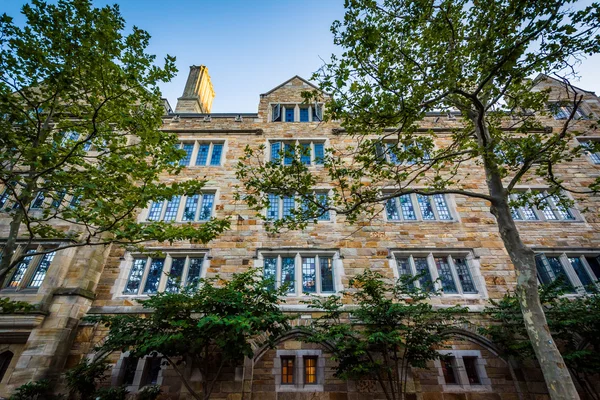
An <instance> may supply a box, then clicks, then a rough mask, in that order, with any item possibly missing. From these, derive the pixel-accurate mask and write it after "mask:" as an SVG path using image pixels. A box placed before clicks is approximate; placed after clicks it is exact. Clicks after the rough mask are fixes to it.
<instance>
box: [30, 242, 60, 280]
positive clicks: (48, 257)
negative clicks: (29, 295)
mask: <svg viewBox="0 0 600 400" xmlns="http://www.w3.org/2000/svg"><path fill="white" fill-rule="evenodd" d="M55 254H56V252H54V251H53V252H52V253H47V254H44V255H43V256H42V259H41V260H40V262H39V264H38V266H37V268H36V269H35V272H34V274H33V277H32V278H31V281H30V282H29V287H31V288H39V287H40V286H41V284H42V282H43V281H44V278H45V277H46V272H48V268H50V264H52V260H54V255H55Z"/></svg>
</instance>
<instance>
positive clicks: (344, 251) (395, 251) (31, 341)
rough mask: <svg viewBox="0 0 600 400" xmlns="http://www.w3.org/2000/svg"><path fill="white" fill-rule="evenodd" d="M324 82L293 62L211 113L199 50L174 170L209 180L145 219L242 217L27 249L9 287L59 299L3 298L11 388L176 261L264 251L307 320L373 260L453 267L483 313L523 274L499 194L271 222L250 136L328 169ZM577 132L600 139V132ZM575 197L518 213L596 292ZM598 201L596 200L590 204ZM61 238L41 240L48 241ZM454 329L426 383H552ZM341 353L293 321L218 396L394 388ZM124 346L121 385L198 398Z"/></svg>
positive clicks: (425, 373)
mask: <svg viewBox="0 0 600 400" xmlns="http://www.w3.org/2000/svg"><path fill="white" fill-rule="evenodd" d="M538 87H539V88H540V89H541V88H551V89H552V90H553V91H552V97H551V98H552V99H553V101H556V102H558V101H559V100H560V98H561V96H564V92H563V91H562V87H561V86H560V85H559V82H557V81H555V80H553V79H551V78H548V77H546V76H541V77H539V78H538ZM314 88H315V87H314V86H313V84H311V83H310V82H308V81H306V80H304V79H302V78H300V77H298V76H294V77H293V78H291V79H289V80H288V81H286V82H283V83H282V84H280V85H279V86H277V87H275V88H273V89H271V90H269V91H267V92H265V93H264V94H261V95H260V99H259V104H258V111H257V112H256V113H246V114H244V113H242V114H237V113H231V114H229V113H228V114H217V113H211V112H210V111H211V104H212V100H213V98H214V95H215V92H214V90H213V87H212V83H211V81H210V77H209V75H208V70H207V68H206V67H204V66H201V67H196V66H192V67H191V68H190V75H189V78H188V81H187V83H186V87H185V89H184V91H183V95H182V97H180V98H179V99H178V103H177V106H176V108H175V111H174V112H170V106H169V105H168V103H167V102H166V103H165V109H166V111H167V113H166V114H165V115H164V118H163V129H164V130H166V131H171V132H175V133H177V134H178V135H179V137H180V139H181V148H182V149H184V150H185V151H186V153H187V157H186V158H185V159H184V160H183V161H182V163H183V164H184V165H185V169H184V171H183V172H182V173H181V174H180V175H178V176H175V177H173V176H165V177H164V179H165V180H170V179H176V180H187V179H207V180H208V183H207V185H206V186H205V189H204V191H203V192H202V193H199V194H198V195H197V196H190V197H187V198H186V197H183V198H181V199H179V200H178V201H165V202H161V203H155V204H150V205H148V208H147V209H145V210H140V214H139V219H140V221H144V220H161V219H165V220H170V219H171V220H174V221H178V222H184V221H186V222H187V221H196V222H197V223H201V222H202V221H203V220H206V219H208V218H210V217H211V216H218V217H231V218H232V221H233V222H232V226H231V229H230V230H229V231H227V232H225V233H224V234H223V235H221V236H220V237H219V238H217V239H216V240H214V241H212V242H211V243H208V244H207V245H195V244H190V243H176V244H173V245H171V246H169V245H166V244H161V243H154V244H150V245H149V246H148V247H149V248H151V249H157V250H162V251H163V252H164V254H165V256H164V257H160V258H156V257H155V258H152V257H151V256H148V255H144V254H135V253H133V254H132V253H129V252H126V251H125V250H123V249H121V248H118V247H112V248H103V247H97V248H85V249H77V250H75V249H70V250H63V251H59V252H57V253H56V254H55V255H52V256H47V257H46V256H44V257H41V256H38V257H36V258H33V259H31V258H30V259H25V261H23V263H22V265H20V266H19V267H18V268H17V272H16V273H15V275H13V276H12V277H11V278H10V279H9V280H8V282H6V283H5V284H4V287H3V289H2V290H1V291H0V295H2V297H10V298H12V299H18V300H25V301H29V302H32V303H40V302H44V303H45V304H46V305H47V306H46V307H45V308H44V309H43V310H42V311H39V312H37V313H27V314H12V315H7V314H0V378H1V383H0V394H2V395H7V394H9V393H10V392H11V391H12V390H13V389H14V388H15V387H18V386H20V385H22V384H23V383H26V382H28V381H30V380H35V379H40V378H43V377H48V376H56V375H57V374H60V373H61V372H62V371H64V369H66V368H68V367H70V366H73V365H75V364H77V363H78V362H79V361H80V360H81V359H82V357H86V356H89V355H90V354H91V353H92V352H93V347H94V345H95V344H97V343H98V342H99V341H101V340H102V338H103V337H104V335H105V334H106V331H105V329H104V328H103V327H102V326H98V325H94V324H90V323H86V322H82V320H81V319H82V317H84V316H86V315H102V314H114V313H139V312H141V311H142V309H141V307H140V306H139V304H138V303H136V300H137V299H140V298H144V297H146V296H148V294H151V293H155V292H157V291H162V290H165V288H166V287H168V285H169V284H171V281H170V280H169V276H168V275H167V274H165V273H163V272H170V271H178V272H177V274H179V275H180V278H181V280H182V281H183V282H193V281H194V280H196V279H199V278H202V277H209V276H214V275H216V274H220V275H221V276H222V277H227V276H230V275H231V274H232V273H234V272H236V271H242V270H245V269H247V268H248V267H250V266H256V267H258V268H262V269H263V270H265V271H267V273H269V274H275V276H276V277H277V279H278V281H288V282H293V283H294V289H293V290H292V292H291V293H290V295H289V296H288V298H287V302H286V304H285V305H284V306H283V307H284V309H285V310H289V311H293V312H296V313H299V317H298V319H297V320H296V321H295V324H302V323H306V321H309V320H310V318H311V313H310V312H309V310H308V309H307V308H306V306H305V305H303V304H301V303H300V301H301V300H302V299H303V298H304V296H303V294H302V293H303V291H312V292H314V293H317V294H327V293H334V292H338V291H340V290H343V289H344V288H347V285H348V281H349V279H350V278H351V277H352V276H353V275H355V274H357V273H359V272H361V271H362V270H364V268H365V267H368V268H371V269H373V270H377V271H379V272H381V273H382V274H384V275H386V276H389V277H390V278H392V277H397V276H399V274H402V273H406V272H407V271H409V272H412V273H414V272H416V271H426V273H428V274H429V275H430V277H431V279H432V280H435V279H436V278H438V277H440V275H443V276H442V278H444V279H442V282H444V294H443V295H441V296H438V297H436V298H435V299H434V300H432V301H433V302H434V303H435V304H439V305H450V304H462V305H465V306H468V307H469V308H470V311H471V313H470V317H471V318H473V319H474V320H476V319H477V318H479V316H478V315H479V312H480V311H481V310H482V309H483V308H484V307H485V305H486V304H487V302H488V299H490V298H492V299H493V298H499V297H501V296H502V295H503V294H504V293H505V292H506V291H507V290H509V289H512V288H513V287H514V285H515V273H514V270H513V267H512V265H511V263H510V260H509V257H508V255H507V252H506V250H505V249H504V246H503V243H502V240H501V239H500V237H499V234H498V232H497V226H496V223H495V219H494V217H493V216H492V215H491V214H490V213H489V206H488V204H486V202H485V201H484V200H480V199H475V198H466V197H461V196H453V195H443V196H441V195H438V196H435V197H421V196H419V197H417V196H415V195H411V196H409V197H408V198H404V199H403V200H402V201H399V200H398V199H395V200H394V201H392V202H391V203H390V204H389V205H388V207H387V208H386V210H387V212H386V213H383V214H382V215H379V216H378V217H376V218H375V219H374V220H372V221H370V223H369V224H365V225H364V226H362V227H361V229H357V226H353V225H350V224H348V223H346V222H345V219H344V217H343V216H338V215H335V214H334V213H333V212H331V213H328V214H326V215H323V216H322V217H320V218H319V221H318V222H317V223H314V224H310V225H309V226H308V227H307V228H306V229H304V230H302V231H293V232H285V233H281V234H269V233H267V232H266V231H265V229H264V223H263V220H261V219H259V218H257V216H256V215H255V212H254V211H251V210H249V209H248V208H247V207H246V206H245V205H244V204H243V203H241V202H239V201H235V200H234V195H235V192H236V190H237V189H236V184H238V183H239V182H238V181H237V180H236V177H235V165H236V163H237V162H238V159H239V158H240V157H242V156H243V151H244V148H245V147H246V146H247V145H249V146H252V147H254V148H258V146H260V145H264V146H266V149H268V150H269V151H268V152H267V153H269V154H267V156H268V157H269V156H270V157H277V155H276V154H277V152H278V151H279V150H281V149H283V148H284V147H285V145H286V144H290V143H298V144H301V145H303V146H307V147H308V148H309V149H310V150H309V151H310V157H308V158H306V160H304V161H303V162H306V163H308V164H310V166H311V167H310V168H313V170H314V172H315V173H316V174H319V173H322V172H323V169H322V167H321V166H320V163H321V157H322V155H323V152H324V149H325V148H327V147H329V146H334V147H340V146H343V145H345V144H350V143H351V142H350V141H349V139H348V138H346V137H345V136H344V135H343V134H340V132H339V130H338V128H339V126H338V125H336V124H335V123H324V122H321V117H322V112H323V105H322V104H321V103H314V104H306V103H304V102H303V99H302V97H301V92H302V91H306V90H311V89H314ZM576 90H578V91H579V93H580V94H583V95H584V102H583V104H582V106H581V108H582V113H581V115H580V117H582V119H581V120H580V121H577V122H575V124H574V126H575V127H574V128H573V129H577V127H578V126H581V127H582V131H584V130H587V128H586V129H583V127H584V126H585V127H587V125H589V121H585V120H584V117H585V115H588V114H589V113H594V114H595V115H596V116H599V115H600V98H598V97H597V96H596V95H595V94H594V93H592V92H588V91H585V90H582V89H576ZM553 110H554V117H552V116H548V117H547V120H546V121H545V125H546V126H548V127H552V128H553V129H558V128H559V127H560V126H562V122H563V121H564V118H566V116H567V114H566V113H568V112H570V110H569V109H568V108H565V107H562V106H560V104H559V103H556V107H553ZM460 124H461V121H460V119H459V118H456V116H454V115H452V114H450V115H449V114H441V113H430V114H428V116H427V117H426V118H425V120H424V121H423V125H422V126H423V127H425V128H431V129H432V130H433V131H434V132H436V141H439V143H443V142H444V141H448V140H450V139H449V136H450V133H451V130H452V128H453V127H457V126H460ZM577 140H579V141H580V142H585V141H591V140H600V136H597V137H594V136H592V135H588V136H585V137H580V138H578V139H577ZM346 142H347V143H346ZM282 161H284V162H285V160H282ZM559 172H560V173H561V174H562V176H564V177H566V179H568V180H569V181H570V182H571V183H572V184H575V185H579V184H580V185H581V187H584V186H585V185H587V184H589V183H590V181H592V180H593V179H594V178H595V177H597V176H598V174H600V154H599V153H590V154H588V155H587V156H582V157H580V158H578V159H575V160H573V161H572V162H568V163H564V164H562V165H561V166H560V171H559ZM463 179H464V180H463V183H464V184H465V185H468V187H470V188H473V189H477V188H480V189H481V190H484V189H485V187H484V186H485V182H484V181H483V174H482V173H481V174H477V173H473V174H471V175H469V176H465V177H463ZM520 189H521V190H537V191H543V190H544V184H543V183H542V182H541V181H539V182H536V181H532V182H530V183H529V185H528V186H527V187H521V188H520ZM327 190H328V188H327V187H323V188H319V190H318V191H317V194H318V195H323V196H326V195H327V193H328V192H327ZM573 199H574V201H575V205H574V207H573V208H572V209H570V210H565V209H562V208H560V207H557V206H556V205H555V204H553V203H552V204H550V205H549V207H548V208H546V209H544V210H538V209H533V208H521V209H518V210H515V218H516V219H517V221H518V222H517V223H518V226H519V229H520V231H521V233H522V237H523V240H524V241H525V242H526V244H527V245H529V246H531V247H532V248H534V250H535V251H536V252H537V253H539V254H540V256H539V260H540V266H548V268H547V269H545V268H542V267H540V280H542V281H546V280H551V279H554V278H555V277H556V276H557V275H561V274H562V275H564V276H567V278H568V280H569V281H570V282H571V284H572V286H573V291H574V292H577V293H583V291H584V285H585V284H586V283H587V282H586V279H589V280H593V281H595V280H597V278H600V263H599V261H598V256H600V219H599V218H600V217H599V215H600V214H599V209H598V208H599V206H600V202H599V201H598V198H597V197H591V196H587V195H580V196H573ZM293 204H294V200H293V199H291V200H290V199H286V198H282V199H277V198H274V199H273V201H272V205H271V206H270V207H269V209H268V210H265V212H266V213H268V215H269V216H270V217H272V218H278V217H281V215H283V213H285V212H286V210H289V207H292V206H293ZM585 209H587V210H588V211H587V212H585V213H584V212H583V210H585ZM7 226H8V222H7V220H6V219H0V231H1V232H2V233H4V234H6V231H7V229H8V227H7ZM53 245H56V244H55V243H52V242H44V243H39V246H41V247H44V248H46V247H49V246H53ZM20 251H27V249H21V250H20ZM448 345H449V348H448V349H445V350H440V352H450V353H452V356H453V358H452V359H451V360H450V361H448V362H445V363H442V362H440V361H436V362H434V363H431V365H430V368H429V369H426V370H418V371H413V377H412V380H411V388H410V390H409V391H410V392H412V393H414V394H412V395H411V398H418V399H473V400H474V399H503V400H504V399H506V400H508V399H517V398H518V395H517V393H518V392H521V393H522V394H524V395H525V396H530V398H536V399H543V398H546V396H545V393H546V389H545V384H544V382H543V378H542V375H541V373H540V371H539V370H538V369H537V368H536V367H535V365H530V366H529V367H526V368H517V369H511V368H510V366H509V364H508V363H507V360H505V359H503V358H502V356H501V354H499V351H498V349H497V348H496V347H495V346H494V344H493V343H491V342H490V341H489V340H488V339H487V338H484V337H482V336H479V335H478V334H477V333H476V332H475V331H473V330H471V329H468V328H465V329H457V330H456V335H455V337H454V339H453V340H452V341H451V342H450V343H448ZM327 354H328V352H327V348H326V347H325V346H318V345H309V344H306V343H303V342H301V341H299V340H298V337H297V332H295V331H292V332H290V333H289V334H288V335H287V336H286V337H282V338H280V340H279V342H278V345H277V347H276V348H275V349H264V350H262V351H258V352H257V353H256V354H255V356H254V358H253V359H252V360H247V362H246V363H245V364H244V366H243V367H239V368H237V369H236V370H232V371H228V373H226V374H225V378H224V380H223V381H222V382H218V385H217V387H216V389H215V392H214V394H213V398H224V399H230V400H233V399H240V398H241V392H242V387H243V386H244V387H245V388H246V389H245V390H246V392H247V393H248V392H251V393H253V397H252V398H253V399H331V400H334V399H336V400H337V399H380V398H383V397H381V395H380V394H378V393H377V389H376V387H375V386H374V385H372V384H369V383H365V382H345V381H342V380H338V379H336V378H335V377H334V376H333V362H332V361H331V360H329V359H328V356H327ZM111 360H112V362H114V368H113V369H112V372H111V381H112V384H114V385H119V384H126V385H128V388H129V390H130V391H131V392H133V393H135V392H136V391H138V390H139V389H140V388H141V387H143V386H144V385H148V384H159V385H161V386H162V389H163V391H164V393H165V395H164V398H169V399H187V398H191V397H189V396H187V395H186V391H185V388H183V387H182V385H181V382H180V381H179V380H178V379H177V376H176V375H175V374H174V372H173V371H171V370H170V369H169V368H166V367H164V366H161V365H160V362H159V360H157V359H155V358H150V357H149V358H145V359H140V360H137V359H136V360H134V359H132V358H131V357H128V355H127V354H113V355H112V358H111ZM442 364H444V365H442ZM309 375H310V376H309ZM307 377H308V378H307ZM307 380H308V381H311V382H308V381H307ZM192 381H194V378H193V377H192ZM196 383H197V382H196ZM246 396H247V394H246ZM245 398H249V397H245Z"/></svg>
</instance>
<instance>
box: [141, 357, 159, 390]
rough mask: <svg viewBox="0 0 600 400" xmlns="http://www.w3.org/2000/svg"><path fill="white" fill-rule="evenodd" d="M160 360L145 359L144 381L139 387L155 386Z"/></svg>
mask: <svg viewBox="0 0 600 400" xmlns="http://www.w3.org/2000/svg"><path fill="white" fill-rule="evenodd" d="M161 361H162V360H161V359H160V358H147V359H146V368H145V371H144V379H143V381H142V382H141V383H140V386H146V385H156V384H157V383H158V374H159V373H160V364H161Z"/></svg>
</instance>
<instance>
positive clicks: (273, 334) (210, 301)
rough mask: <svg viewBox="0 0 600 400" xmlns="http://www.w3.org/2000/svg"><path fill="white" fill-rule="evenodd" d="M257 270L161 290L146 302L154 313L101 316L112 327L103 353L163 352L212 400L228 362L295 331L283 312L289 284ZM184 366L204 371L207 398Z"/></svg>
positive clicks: (196, 396) (103, 347) (251, 353)
mask: <svg viewBox="0 0 600 400" xmlns="http://www.w3.org/2000/svg"><path fill="white" fill-rule="evenodd" d="M259 275H260V274H259V272H258V271H256V270H252V269H251V270H248V271H247V272H244V273H239V274H234V275H233V276H232V278H231V280H222V279H220V278H214V279H204V280H202V281H201V283H200V287H199V288H198V289H195V290H191V289H187V290H183V291H182V292H180V293H159V294H157V295H154V296H151V297H150V298H149V299H148V300H143V301H140V303H141V304H142V305H143V306H144V308H146V309H148V310H149V312H148V314H146V315H144V316H138V315H116V316H107V317H101V318H100V321H101V322H102V323H104V324H105V325H106V326H108V327H109V328H110V330H109V333H108V336H107V338H106V340H105V341H104V343H103V344H102V345H101V347H100V350H102V351H129V352H130V354H131V355H132V356H134V357H143V356H146V355H153V356H160V357H162V358H163V359H164V360H166V362H168V364H169V365H170V366H171V367H172V368H173V369H174V370H175V372H176V373H177V374H178V375H179V377H180V378H181V379H182V381H183V383H184V385H185V386H186V388H187V389H188V391H189V392H190V393H191V394H192V395H193V396H194V398H196V399H201V398H204V399H208V398H209V396H210V393H211V391H212V389H213V387H214V384H215V382H216V380H217V379H218V378H219V376H220V374H221V371H222V369H223V367H224V366H225V365H227V364H229V365H233V366H235V365H237V363H239V362H240V361H242V360H243V358H244V357H252V355H253V352H254V349H256V348H257V347H259V346H261V345H272V344H273V341H274V339H275V338H277V337H279V336H281V334H283V333H284V332H285V331H286V330H288V329H289V324H288V320H289V317H288V316H286V315H284V313H283V312H282V311H281V310H280V308H279V304H280V302H281V301H280V300H279V296H282V295H284V294H285V288H281V289H279V290H272V289H271V287H272V285H271V284H272V281H271V280H264V279H263V278H262V277H261V276H259ZM182 364H186V365H187V367H189V368H194V367H197V368H198V369H199V370H200V372H201V373H202V379H203V381H202V383H203V385H202V387H203V397H200V395H199V394H198V393H196V392H195V391H194V390H193V388H192V387H191V386H190V384H189V382H188V378H189V377H188V376H186V375H185V374H184V372H183V368H182V367H181V365H182Z"/></svg>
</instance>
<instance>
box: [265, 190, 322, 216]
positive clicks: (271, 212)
mask: <svg viewBox="0 0 600 400" xmlns="http://www.w3.org/2000/svg"><path fill="white" fill-rule="evenodd" d="M268 199H269V206H268V207H267V219H268V220H271V221H273V220H277V219H282V218H285V217H291V216H292V214H293V213H297V214H298V213H300V215H301V216H302V217H303V218H304V219H316V220H317V221H331V215H330V213H329V211H328V210H321V209H319V208H317V210H316V212H312V209H311V207H310V206H309V205H308V202H309V200H302V199H300V198H297V197H295V196H278V195H276V194H272V193H269V194H268ZM313 201H314V202H316V203H317V204H320V205H322V206H323V207H327V205H328V204H329V194H328V193H327V191H316V192H314V193H313Z"/></svg>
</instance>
